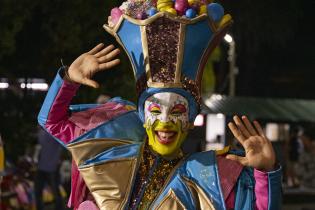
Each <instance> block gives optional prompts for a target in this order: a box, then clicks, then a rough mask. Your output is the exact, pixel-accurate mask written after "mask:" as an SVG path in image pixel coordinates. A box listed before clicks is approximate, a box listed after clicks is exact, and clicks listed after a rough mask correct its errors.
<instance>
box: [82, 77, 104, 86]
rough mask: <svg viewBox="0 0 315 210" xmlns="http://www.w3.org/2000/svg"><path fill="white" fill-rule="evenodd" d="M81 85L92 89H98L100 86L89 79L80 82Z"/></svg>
mask: <svg viewBox="0 0 315 210" xmlns="http://www.w3.org/2000/svg"><path fill="white" fill-rule="evenodd" d="M82 84H84V85H87V86H90V87H93V88H98V87H99V86H100V85H99V84H98V83H97V82H95V81H94V80H91V79H84V80H83V81H82Z"/></svg>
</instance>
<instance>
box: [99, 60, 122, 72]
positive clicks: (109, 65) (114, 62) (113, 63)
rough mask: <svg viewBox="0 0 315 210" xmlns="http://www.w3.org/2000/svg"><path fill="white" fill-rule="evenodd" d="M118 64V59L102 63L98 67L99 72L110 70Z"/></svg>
mask: <svg viewBox="0 0 315 210" xmlns="http://www.w3.org/2000/svg"><path fill="white" fill-rule="evenodd" d="M119 63H120V60H119V59H115V60H112V61H109V62H106V63H102V64H100V65H99V70H106V69H110V68H112V67H114V66H116V65H118V64H119Z"/></svg>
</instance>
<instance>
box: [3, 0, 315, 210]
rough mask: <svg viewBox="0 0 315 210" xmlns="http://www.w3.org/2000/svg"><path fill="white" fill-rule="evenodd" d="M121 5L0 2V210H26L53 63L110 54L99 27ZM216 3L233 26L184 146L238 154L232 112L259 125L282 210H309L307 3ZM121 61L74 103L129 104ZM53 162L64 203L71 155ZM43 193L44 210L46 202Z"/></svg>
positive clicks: (129, 83) (314, 101) (314, 86)
mask: <svg viewBox="0 0 315 210" xmlns="http://www.w3.org/2000/svg"><path fill="white" fill-rule="evenodd" d="M122 2H123V1H118V0H111V1H108V0H103V1H100V0H89V1H84V0H68V1H61V0H53V1H51V0H50V1H48V0H25V1H17V0H1V1H0V37H1V38H0V104H1V105H0V134H1V139H2V144H0V145H2V148H3V149H4V154H5V160H6V163H5V165H4V171H3V172H1V173H2V175H3V181H2V184H1V191H2V193H1V205H2V206H1V209H35V193H34V178H35V174H36V171H38V170H40V169H39V168H38V167H39V162H40V160H39V159H38V158H39V157H40V155H39V154H40V150H41V149H42V148H43V147H44V146H43V145H40V141H39V139H41V138H45V137H43V136H41V134H40V133H41V131H40V130H39V128H38V126H37V119H36V118H37V114H38V112H39V109H40V107H41V103H42V102H43V99H44V97H45V95H46V92H47V89H48V88H49V85H50V84H51V82H52V80H53V78H54V77H55V75H56V72H57V70H58V68H59V67H60V66H61V65H62V64H61V60H62V62H63V63H64V64H65V65H70V64H71V62H72V61H73V60H74V59H75V58H76V57H77V56H79V55H80V54H82V53H83V52H86V51H88V50H90V49H91V48H92V47H93V46H95V45H96V44H98V43H100V42H103V43H105V44H111V43H114V44H115V45H116V46H118V44H117V42H116V41H115V40H114V38H112V37H111V36H110V35H109V34H107V33H106V32H105V31H104V30H103V28H102V25H103V24H104V23H107V17H108V16H109V14H110V9H111V8H113V7H116V6H119V5H120V4H121V3H122ZM216 2H218V3H220V4H221V5H223V7H224V8H225V11H226V13H229V14H231V15H232V17H233V19H234V24H233V26H232V28H231V29H230V31H229V34H228V35H227V36H226V37H225V39H224V41H223V42H222V44H221V45H220V46H219V47H218V48H217V49H216V50H215V52H214V53H213V55H212V56H211V57H210V58H209V61H208V63H207V65H206V69H205V72H204V77H203V78H204V79H203V96H204V104H203V108H202V113H201V115H199V116H198V117H197V119H196V121H195V125H196V128H195V129H194V131H193V132H192V133H191V134H190V136H189V139H188V141H187V142H186V145H185V148H186V150H187V151H188V152H190V151H200V150H205V149H216V148H222V147H223V146H225V145H233V146H234V147H238V146H239V145H237V143H236V142H235V140H234V139H233V138H232V136H231V133H230V132H229V131H228V129H227V126H226V125H227V122H229V121H231V119H232V117H233V115H234V114H238V115H247V116H248V117H249V118H250V119H252V120H259V121H260V122H261V123H262V124H263V125H264V128H265V130H266V133H267V136H268V137H269V139H270V140H271V141H272V142H273V145H274V148H275V150H276V152H277V157H278V161H279V162H280V163H281V165H282V166H283V168H284V179H283V194H284V200H283V203H284V206H283V209H288V210H289V209H294V210H298V209H304V210H306V209H309V210H310V209H315V200H314V198H315V161H314V159H315V149H314V148H315V146H314V139H315V127H314V125H315V93H314V90H315V83H314V77H315V73H314V71H315V50H314V46H315V41H314V40H315V30H314V28H313V25H314V20H315V13H314V10H315V1H313V0H303V1H301V0H286V1H284V0H277V1H271V0H266V1H250V0H242V1H232V0H230V1H228V0H226V1H216ZM120 58H121V60H122V62H121V64H120V65H119V66H118V67H116V68H115V69H112V70H109V71H106V72H102V73H100V74H98V75H97V76H96V80H97V81H99V82H100V83H101V84H102V86H101V88H99V89H97V90H94V89H91V88H86V87H81V88H80V91H79V92H78V94H77V96H76V97H75V99H74V101H73V103H92V102H95V101H96V100H97V99H98V97H99V96H100V95H106V96H109V97H113V96H121V97H123V98H125V99H128V100H131V101H134V102H136V95H135V91H134V92H133V91H130V90H135V84H134V81H133V80H132V79H130V78H133V73H132V69H131V65H130V63H129V61H128V58H127V56H126V55H125V54H124V53H121V55H120ZM47 138H49V137H47ZM58 150H59V149H58ZM1 154H3V153H1V150H0V156H1ZM58 154H59V153H58ZM58 157H59V159H58V161H57V162H56V167H57V168H58V174H59V175H58V179H59V181H60V192H61V196H62V198H63V202H65V201H66V200H67V197H68V196H69V177H68V176H69V173H70V166H69V165H70V164H69V159H70V157H69V154H68V153H67V152H66V151H65V150H64V149H63V148H61V149H60V154H59V155H58ZM0 168H1V163H0ZM43 188H44V189H43V200H44V203H45V206H46V208H47V209H50V208H52V206H53V205H54V204H53V203H54V202H53V200H55V199H54V195H53V192H52V190H51V189H50V188H49V187H46V186H44V187H43Z"/></svg>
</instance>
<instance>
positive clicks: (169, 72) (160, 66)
mask: <svg viewBox="0 0 315 210" xmlns="http://www.w3.org/2000/svg"><path fill="white" fill-rule="evenodd" d="M179 29H180V23H178V22H175V21H172V20H170V19H167V18H165V17H161V18H159V19H157V20H156V21H154V22H152V23H150V24H148V25H147V27H146V32H147V37H148V51H149V59H150V72H151V76H152V81H153V82H163V83H174V79H175V71H176V63H177V53H178V42H179Z"/></svg>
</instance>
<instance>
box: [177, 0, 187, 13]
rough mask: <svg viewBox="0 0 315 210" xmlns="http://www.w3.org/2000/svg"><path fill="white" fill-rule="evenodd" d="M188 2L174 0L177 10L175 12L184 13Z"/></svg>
mask: <svg viewBox="0 0 315 210" xmlns="http://www.w3.org/2000/svg"><path fill="white" fill-rule="evenodd" d="M188 7H189V4H188V1H187V0H176V1H175V6H174V8H175V10H176V12H177V14H179V15H184V14H185V12H186V10H187V9H188Z"/></svg>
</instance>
